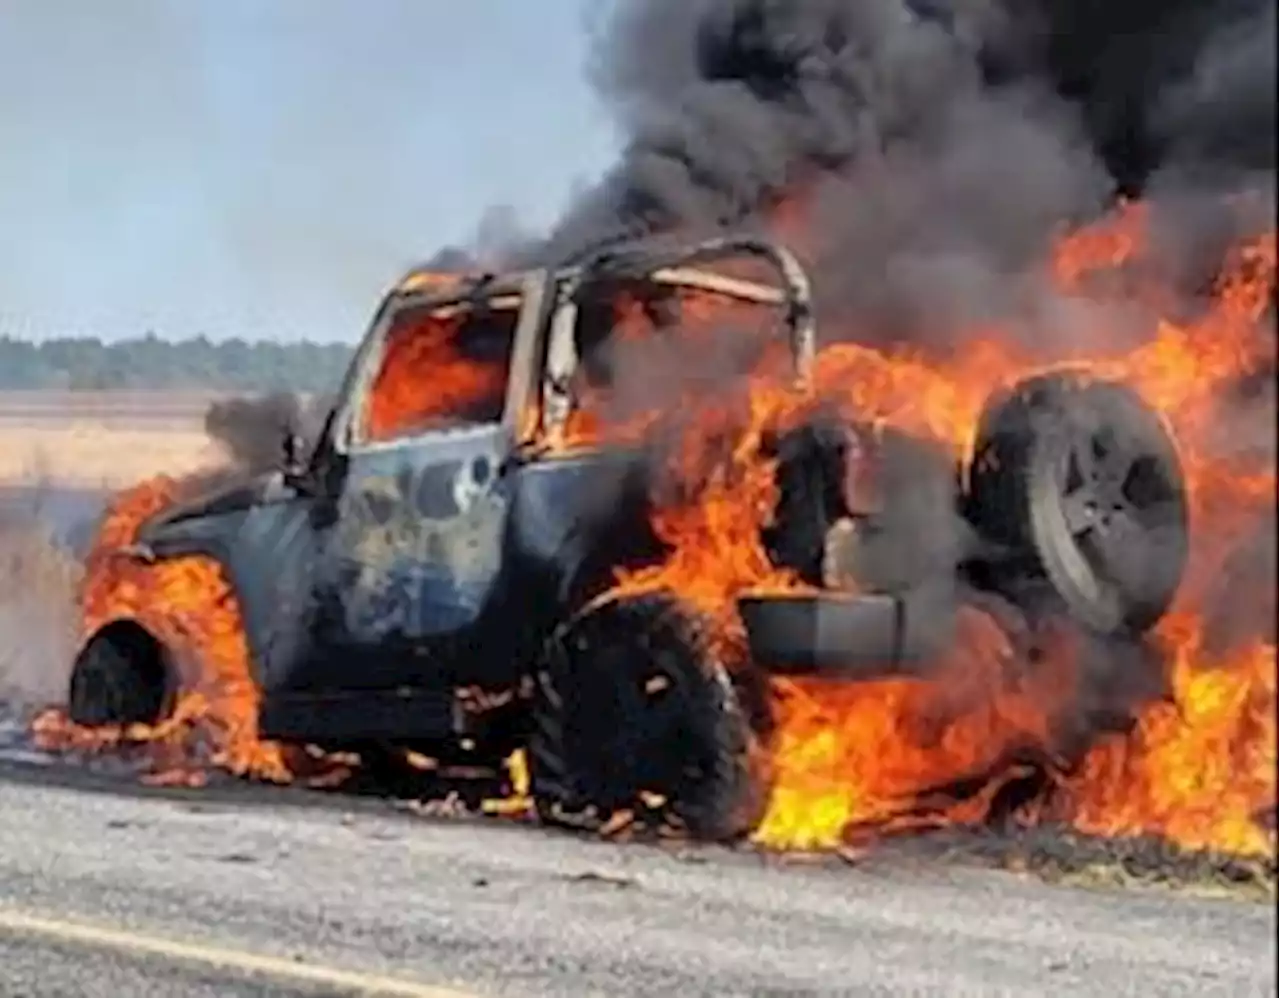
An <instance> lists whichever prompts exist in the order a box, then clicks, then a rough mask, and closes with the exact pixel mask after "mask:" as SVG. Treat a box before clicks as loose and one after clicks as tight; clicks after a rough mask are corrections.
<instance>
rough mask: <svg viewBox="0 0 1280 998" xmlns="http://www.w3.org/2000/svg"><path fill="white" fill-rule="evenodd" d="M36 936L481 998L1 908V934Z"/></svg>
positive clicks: (373, 990)
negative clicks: (6, 932) (4, 932)
mask: <svg viewBox="0 0 1280 998" xmlns="http://www.w3.org/2000/svg"><path fill="white" fill-rule="evenodd" d="M2 931H8V932H11V933H14V934H17V935H25V936H41V937H44V938H46V939H53V940H57V941H60V942H69V943H79V944H81V945H84V946H89V947H93V948H95V949H108V950H116V951H122V952H126V953H134V954H140V955H147V956H158V957H164V958H166V959H169V960H174V961H178V962H181V963H199V964H204V965H206V966H212V967H220V968H223V969H227V970H234V971H239V972H241V973H246V974H258V975H261V976H264V977H274V978H278V979H279V978H283V979H286V980H293V981H298V982H300V983H307V984H318V985H322V986H324V987H329V988H338V989H341V990H344V991H349V992H355V993H356V994H361V995H386V996H387V998H391V996H396V998H480V996H479V995H476V994H473V993H472V992H469V991H455V990H453V989H451V988H442V987H436V986H434V985H430V984H419V983H417V982H415V981H408V980H403V979H399V978H393V977H382V976H379V975H377V974H362V973H358V972H356V971H350V970H339V969H338V968H336V967H324V966H321V965H319V964H315V963H295V962H294V961H292V960H285V959H281V958H280V957H273V956H263V955H261V954H258V953H246V952H243V951H241V950H234V949H223V948H222V947H218V946H205V945H202V944H200V943H184V942H176V941H174V940H170V939H161V938H158V937H156V936H148V935H142V934H140V933H136V932H122V931H120V930H118V929H107V928H101V927H98V926H93V925H86V924H84V923H80V922H66V921H63V920H61V919H52V918H41V917H39V916H36V915H28V914H26V913H24V912H19V911H13V910H4V909H0V932H2Z"/></svg>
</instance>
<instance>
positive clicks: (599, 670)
mask: <svg viewBox="0 0 1280 998" xmlns="http://www.w3.org/2000/svg"><path fill="white" fill-rule="evenodd" d="M528 755H529V777H530V790H531V793H532V796H533V799H534V805H535V807H536V809H537V811H538V815H539V817H540V818H541V819H542V820H543V821H544V822H546V823H549V824H555V825H561V826H567V827H573V828H579V829H587V830H593V829H599V828H601V827H603V826H604V825H605V823H607V821H608V820H609V818H610V817H611V816H613V815H614V814H616V813H618V812H620V811H625V810H654V809H657V810H658V811H660V813H661V814H662V816H663V817H664V818H667V819H675V823H676V824H677V825H680V826H683V827H684V828H685V829H686V830H687V831H688V832H689V833H690V834H692V835H693V836H695V837H697V838H702V839H712V840H731V839H735V838H739V837H741V836H742V835H745V834H747V833H749V832H750V831H752V830H753V829H754V827H755V826H756V824H758V822H759V820H760V819H761V817H762V816H763V808H764V804H765V796H766V793H765V790H766V788H765V781H764V778H763V769H762V764H761V759H760V753H759V749H758V747H757V745H756V739H755V736H754V733H753V731H752V729H751V726H750V724H749V722H748V720H747V718H746V716H745V714H744V710H743V707H742V705H741V704H740V702H739V699H738V696H737V693H736V692H735V690H734V687H733V684H732V683H731V682H730V680H729V677H728V674H727V673H726V671H725V669H724V668H723V667H722V666H721V665H720V663H719V662H717V661H716V660H715V659H714V658H713V657H712V655H711V654H710V652H709V649H708V646H707V642H706V639H705V634H704V632H703V630H702V629H701V628H700V627H699V625H698V622H697V621H695V619H694V618H693V617H692V616H691V615H690V614H689V613H687V612H686V611H684V610H683V609H682V608H681V607H680V606H679V604H678V603H676V602H675V601H674V600H673V599H670V598H667V597H665V596H659V595H653V596H642V597H637V598H631V599H617V600H607V601H605V602H602V603H598V604H595V605H593V606H591V607H588V608H587V609H586V610H585V611H583V612H582V613H580V614H579V615H578V616H576V617H575V618H573V619H572V620H570V621H569V622H568V623H566V624H565V625H564V626H563V627H561V628H560V629H559V630H558V631H557V632H556V633H555V634H554V635H553V636H552V638H551V640H550V641H549V642H548V646H547V649H546V653H545V654H544V656H543V660H542V662H541V664H540V667H539V669H538V672H537V675H536V688H535V695H534V705H533V732H532V735H531V737H530V743H529V754H528ZM646 798H647V799H646Z"/></svg>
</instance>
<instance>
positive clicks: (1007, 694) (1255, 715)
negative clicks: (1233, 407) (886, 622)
mask: <svg viewBox="0 0 1280 998" xmlns="http://www.w3.org/2000/svg"><path fill="white" fill-rule="evenodd" d="M1146 222H1147V219H1146V213H1145V211H1144V209H1143V208H1142V206H1140V205H1128V206H1124V207H1122V209H1121V210H1120V211H1119V212H1118V213H1117V214H1116V215H1115V216H1114V217H1112V218H1109V219H1107V220H1105V221H1104V222H1102V223H1099V224H1097V225H1095V226H1092V227H1090V228H1087V229H1084V230H1081V231H1079V232H1076V233H1072V234H1070V235H1068V236H1066V237H1065V238H1064V239H1063V240H1062V241H1061V242H1060V243H1059V244H1058V245H1057V247H1056V251H1055V253H1054V255H1053V258H1052V260H1051V261H1050V268H1049V271H1050V272H1049V278H1050V279H1051V280H1053V281H1055V282H1056V283H1057V285H1058V286H1059V288H1060V289H1061V290H1062V291H1063V292H1066V293H1078V294H1082V295H1085V294H1087V295H1090V296H1091V297H1093V298H1095V299H1097V298H1099V297H1101V296H1105V295H1114V296H1122V297H1123V298H1124V299H1125V300H1126V301H1128V302H1130V303H1140V304H1144V305H1147V306H1151V307H1159V306H1162V305H1164V304H1165V302H1164V298H1163V296H1164V291H1163V289H1162V288H1161V287H1160V286H1159V285H1158V284H1151V283H1146V277H1145V276H1144V275H1143V274H1142V273H1141V272H1140V270H1139V271H1138V272H1135V273H1128V272H1127V270H1128V269H1131V265H1133V264H1135V263H1136V262H1138V261H1140V259H1141V256H1142V252H1143V246H1144V235H1145V227H1146ZM1275 277H1276V245H1275V236H1274V234H1270V233H1269V234H1267V235H1266V236H1264V237H1261V238H1258V239H1257V240H1255V241H1253V242H1250V243H1249V244H1247V245H1244V246H1242V247H1239V248H1238V250H1237V251H1236V252H1235V253H1234V254H1233V256H1232V258H1231V259H1230V260H1229V261H1228V264H1227V266H1226V268H1225V269H1224V271H1223V273H1222V275H1221V277H1220V279H1219V281H1218V283H1217V285H1216V288H1215V289H1214V293H1213V295H1212V301H1211V303H1210V307H1208V308H1206V309H1205V310H1204V311H1203V313H1202V314H1200V315H1199V316H1197V317H1196V318H1194V319H1192V320H1189V321H1187V322H1185V323H1183V324H1180V323H1177V322H1174V321H1172V320H1170V319H1159V320H1155V321H1153V322H1152V324H1151V326H1150V328H1149V329H1148V335H1147V338H1146V341H1145V343H1143V344H1142V345H1141V346H1139V347H1137V348H1136V349H1130V350H1129V351H1128V352H1123V353H1122V352H1113V353H1111V354H1099V353H1096V352H1094V353H1086V352H1084V351H1082V350H1079V349H1074V350H1073V349H1070V348H1067V349H1061V350H1059V351H1058V352H1057V355H1056V356H1053V357H1051V358H1045V357H1043V356H1038V357H1034V358H1033V357H1031V356H1027V355H1024V354H1023V353H1021V352H1020V351H1019V350H1018V349H1016V348H1015V347H1014V346H1013V345H1012V337H1010V336H1007V335H1005V334H1004V331H1002V330H1000V329H980V330H974V331H973V332H972V334H971V335H970V336H968V337H966V338H965V340H964V342H965V348H964V351H963V352H962V353H959V354H958V355H957V356H954V357H950V358H946V359H943V360H937V359H932V358H928V357H926V356H924V355H922V354H913V353H908V352H899V353H893V352H885V351H877V350H873V349H870V348H867V347H864V346H860V345H857V343H856V342H847V343H840V344H837V345H832V346H829V347H827V348H826V349H825V350H824V351H823V352H822V353H821V355H820V357H819V362H818V369H817V372H816V377H815V381H816V390H815V396H816V398H818V399H820V400H821V401H822V402H824V403H827V404H834V405H836V406H838V407H839V408H840V409H841V410H842V411H843V412H845V413H847V414H848V415H850V416H851V417H857V418H861V419H872V420H883V421H884V422H887V423H889V424H892V425H895V426H897V427H901V428H903V429H905V430H908V431H910V432H911V433H914V434H918V435H923V436H927V437H932V438H935V439H937V440H940V441H942V442H944V443H946V444H948V445H950V446H951V447H952V448H953V449H954V451H955V452H956V453H957V455H960V456H963V455H964V454H965V451H966V449H967V448H968V446H969V444H970V442H971V441H972V438H973V435H974V428H975V425H976V422H977V419H978V416H979V413H980V411H981V409H982V406H983V404H984V402H985V401H986V400H987V399H988V398H989V397H990V396H991V395H992V393H993V392H994V391H996V390H998V389H999V388H1001V387H1002V386H1004V385H1007V384H1010V383H1012V382H1014V381H1016V380H1019V379H1021V378H1024V377H1026V376H1028V375H1029V374H1032V373H1034V372H1035V370H1037V368H1039V367H1043V366H1046V361H1048V362H1050V363H1051V364H1052V365H1057V364H1063V363H1069V364H1071V365H1072V366H1084V367H1087V368H1088V369H1089V370H1090V371H1092V372H1093V373H1095V374H1097V375H1098V376H1100V377H1106V378H1112V379H1121V380H1124V381H1126V382H1127V383H1129V384H1130V385H1131V386H1133V387H1134V388H1135V389H1137V390H1138V391H1139V392H1140V393H1141V394H1142V395H1143V396H1144V397H1145V398H1146V400H1147V401H1148V402H1149V403H1150V404H1151V405H1152V406H1153V407H1155V408H1156V409H1157V410H1158V411H1159V412H1161V413H1162V414H1163V416H1164V417H1165V419H1166V420H1167V421H1168V423H1169V425H1170V427H1171V428H1172V430H1173V432H1174V435H1175V437H1176V439H1177V440H1178V443H1179V447H1180V450H1181V457H1182V460H1183V463H1184V466H1185V471H1186V475H1187V478H1188V488H1189V493H1190V498H1191V503H1192V509H1191V516H1192V522H1191V529H1192V536H1193V549H1192V558H1191V562H1190V566H1189V570H1188V574H1187V579H1186V582H1185V584H1184V587H1183V590H1182V591H1181V593H1180V595H1179V597H1178V600H1177V603H1176V605H1175V608H1174V610H1173V611H1172V612H1171V613H1170V614H1169V615H1168V616H1167V617H1166V619H1165V620H1164V621H1163V622H1162V623H1161V624H1160V626H1159V627H1158V628H1157V632H1156V634H1155V636H1154V641H1155V644H1156V645H1157V646H1158V648H1159V649H1161V651H1162V652H1163V657H1164V662H1165V669H1166V672H1167V681H1168V688H1169V691H1170V692H1169V695H1168V698H1167V699H1165V700H1162V701H1160V702H1158V703H1155V704H1152V705H1150V706H1149V707H1147V708H1145V709H1144V710H1142V712H1141V714H1140V716H1139V717H1138V719H1137V724H1136V726H1135V727H1134V728H1133V730H1132V731H1131V732H1129V733H1127V734H1105V735H1100V736H1098V740H1097V741H1096V744H1094V745H1093V746H1092V748H1091V749H1090V750H1089V751H1088V753H1087V754H1086V755H1085V756H1084V758H1083V761H1080V762H1078V763H1075V764H1073V763H1072V761H1071V760H1068V759H1062V758H1060V748H1061V743H1062V740H1063V739H1062V736H1061V734H1060V732H1061V729H1062V727H1063V725H1064V723H1065V722H1067V721H1068V720H1069V715H1070V713H1071V712H1072V711H1073V710H1074V703H1075V693H1076V691H1077V688H1078V685H1079V672H1080V668H1081V665H1082V664H1083V658H1082V656H1085V655H1087V654H1089V652H1088V650H1087V648H1086V647H1085V646H1084V645H1083V644H1082V642H1081V641H1080V640H1079V636H1078V635H1073V634H1071V633H1070V632H1069V631H1066V630H1064V633H1063V634H1062V635H1060V636H1058V637H1056V638H1055V640H1054V641H1053V642H1052V643H1051V646H1050V647H1049V649H1048V653H1047V654H1043V655H1042V656H1040V657H1038V658H1037V659H1036V660H1022V661H1017V658H1018V655H1019V652H1018V651H1017V649H1016V648H1015V647H1014V646H1013V645H1012V644H1011V642H1010V640H1009V638H1008V637H1007V636H1006V635H1005V634H1003V632H1002V631H1001V630H1000V628H999V627H998V626H996V624H995V622H994V620H992V619H991V618H989V617H986V616H985V615H983V614H982V613H980V612H978V611H973V610H967V611H965V613H964V615H962V619H961V621H960V625H959V628H958V631H957V635H956V639H955V645H954V647H952V648H951V650H950V651H949V652H948V653H947V654H946V655H945V656H943V661H942V662H940V663H937V667H936V669H934V670H932V671H931V672H930V673H929V678H928V679H917V678H894V679H886V680H880V681H875V682H859V683H839V682H833V681H825V680H821V681H820V680H779V681H777V682H776V683H775V686H776V693H777V696H776V719H777V722H778V725H777V731H776V733H775V735H774V743H773V749H774V751H773V756H774V770H775V778H776V783H775V786H774V790H773V796H772V800H771V806H770V808H769V810H768V813H767V816H766V818H765V820H764V822H763V824H762V825H761V827H760V829H759V831H758V833H757V836H756V838H757V841H759V842H761V843H763V844H767V845H770V846H775V847H791V848H815V847H830V846H834V845H837V844H839V843H840V842H842V841H844V840H845V839H847V838H848V836H849V835H851V834H856V833H858V832H861V831H863V830H866V829H875V830H877V831H879V832H884V831H886V830H892V829H895V828H904V827H919V826H920V825H922V824H925V825H930V824H939V825H941V824H954V823H972V822H979V821H983V820H986V819H987V818H988V817H989V816H990V815H991V813H992V808H993V801H994V799H995V798H996V797H997V795H998V794H999V793H1000V791H1001V789H1002V788H1003V787H1004V785H1005V784H1006V783H1008V782H1010V781H1013V780H1017V779H1018V778H1020V777H1021V776H1023V775H1025V773H1026V765H1028V764H1030V765H1032V766H1034V767H1035V768H1038V769H1040V770H1047V772H1048V784H1049V785H1048V786H1047V787H1046V788H1045V789H1042V790H1041V791H1039V793H1038V795H1037V799H1036V800H1035V801H1033V802H1032V804H1031V806H1028V805H1027V804H1026V803H1025V802H1024V803H1023V804H1022V805H1021V807H1020V809H1019V812H1020V817H1022V818H1023V819H1024V820H1028V821H1030V820H1036V819H1038V818H1046V817H1051V818H1053V819H1056V820H1061V821H1067V822H1070V823H1072V824H1074V825H1075V826H1076V827H1078V828H1080V829H1082V830H1084V831H1089V832H1099V833H1105V834H1111V835H1115V834H1139V833H1153V834H1158V835H1163V836H1165V837H1167V838H1169V839H1171V840H1173V841H1176V842H1178V843H1180V844H1183V845H1186V846H1188V847H1195V848H1200V847H1215V848H1220V849H1224V850H1230V851H1233V852H1239V853H1259V852H1270V851H1272V850H1273V849H1274V842H1273V840H1272V838H1271V837H1270V835H1269V834H1268V833H1267V832H1266V831H1265V830H1264V827H1263V826H1262V824H1260V821H1259V819H1260V816H1261V815H1262V813H1263V812H1266V811H1267V810H1269V809H1272V810H1273V809H1274V808H1275V804H1276V792H1277V777H1276V762H1277V760H1276V646H1275V643H1274V636H1273V634H1271V635H1269V634H1268V633H1267V630H1266V629H1267V628H1268V627H1269V626H1270V624H1271V623H1272V621H1269V620H1266V619H1262V620H1258V621H1257V622H1256V633H1255V634H1254V636H1253V637H1250V638H1247V639H1245V640H1243V641H1237V642H1235V643H1234V644H1232V645H1231V646H1230V647H1228V648H1225V649H1215V648H1212V647H1210V645H1209V642H1208V640H1207V637H1206V628H1207V616H1206V614H1207V608H1208V604H1209V601H1210V600H1212V599H1214V598H1215V597H1217V598H1221V596H1222V594H1223V585H1224V581H1223V575H1222V572H1223V567H1224V565H1225V563H1226V561H1227V559H1228V558H1229V557H1230V556H1231V555H1232V554H1233V553H1234V552H1235V551H1237V550H1238V549H1239V547H1240V545H1242V544H1244V545H1247V544H1250V543H1255V540H1254V536H1255V534H1256V532H1257V530H1258V528H1259V527H1260V526H1262V525H1263V524H1265V523H1266V522H1267V519H1268V518H1274V515H1275V514H1274V504H1275V496H1276V478H1275V467H1274V465H1273V464H1272V463H1271V462H1273V461H1274V456H1273V455H1269V456H1268V457H1267V458H1266V459H1265V463H1263V464H1259V463H1258V459H1257V458H1254V459H1253V460H1252V462H1249V461H1241V460H1238V459H1234V460H1233V459H1227V458H1222V457H1217V456H1215V453H1216V451H1215V449H1214V434H1215V431H1216V429H1217V428H1218V427H1219V426H1220V424H1221V421H1222V420H1221V416H1222V410H1223V407H1224V405H1225V403H1224V399H1225V398H1226V397H1227V395H1228V393H1229V391H1230V390H1231V389H1232V388H1233V387H1234V385H1235V384H1236V383H1237V382H1238V381H1239V380H1240V379H1241V378H1242V377H1243V376H1245V375H1247V374H1249V373H1251V372H1255V371H1257V370H1259V369H1262V368H1263V366H1264V365H1265V364H1268V363H1272V362H1274V357H1275V339H1274V336H1273V334H1272V333H1270V332H1268V331H1266V330H1264V328H1263V319H1264V317H1265V312H1266V310H1267V308H1268V307H1269V303H1270V302H1271V300H1272V295H1273V294H1274V288H1275ZM1097 314H1098V315H1105V314H1106V313H1105V312H1104V311H1099V312H1098V313H1097ZM1126 322H1127V323H1129V324H1130V325H1131V324H1132V315H1129V316H1127V317H1126ZM1093 332H1094V333H1095V334H1097V333H1098V332H1099V331H1098V330H1094V331H1093ZM1102 332H1105V330H1104V331H1102ZM1125 333H1126V335H1127V336H1132V329H1131V328H1126V330H1125ZM849 339H850V340H851V341H853V340H856V336H850V337H849ZM1106 339H1108V337H1106V336H1101V337H1099V336H1098V335H1094V336H1092V337H1090V340H1091V341H1092V342H1105V341H1106ZM1114 340H1116V341H1123V338H1122V337H1120V336H1117V337H1115V338H1114ZM745 404H746V407H747V411H748V413H749V418H748V419H747V423H746V425H747V427H748V429H746V430H744V431H743V432H741V433H740V434H739V435H738V436H737V437H736V438H735V446H734V449H733V451H732V453H731V454H728V455H725V454H723V453H722V454H721V455H720V460H719V462H718V463H717V464H716V466H715V470H714V472H713V473H711V474H710V475H709V476H708V473H707V472H706V470H705V468H701V467H699V468H696V469H695V468H692V467H691V468H689V470H688V476H689V477H690V478H696V479H699V480H701V481H704V482H705V483H706V487H704V488H703V489H701V490H700V491H699V493H698V497H697V501H696V502H690V503H684V504H677V505H674V506H670V507H667V508H664V509H662V510H660V511H659V513H658V514H657V517H656V522H655V526H656V527H657V530H658V533H659V534H660V535H661V536H662V537H663V538H664V539H665V540H667V541H668V542H669V543H670V544H672V545H673V548H674V550H673V553H672V554H671V556H670V558H669V560H668V561H667V562H666V563H665V564H663V565H661V566H659V567H657V568H650V569H646V570H643V571H641V572H638V573H630V574H624V575H623V576H622V578H621V579H620V582H619V585H620V587H621V588H622V589H649V588H668V589H672V590H674V591H676V592H679V593H681V594H682V595H684V596H685V597H686V598H687V599H689V600H690V601H691V602H693V603H695V604H697V605H698V606H699V607H700V608H701V609H702V610H704V611H706V612H708V613H710V614H713V615H715V616H716V617H717V618H718V619H720V620H721V621H722V623H723V624H724V625H725V628H726V630H728V631H729V632H730V633H732V631H733V629H734V628H735V626H736V621H735V619H734V615H733V609H732V599H733V597H735V596H736V595H738V594H741V593H742V592H743V591H744V590H748V589H755V590H760V589H764V590H777V589H779V588H789V587H793V586H794V585H795V581H794V580H793V579H791V578H789V577H787V576H786V575H785V574H784V573H780V572H779V571H778V570H777V569H775V568H773V567H772V565H771V564H770V562H769V559H768V558H767V557H766V555H765V552H764V550H763V548H762V546H761V540H760V528H761V527H763V526H764V525H766V524H767V522H768V518H769V516H770V512H771V510H772V509H773V506H774V503H775V502H776V498H777V497H776V494H775V491H774V487H773V480H772V475H771V471H772V469H771V468H770V467H769V462H768V461H767V460H765V459H764V458H763V456H762V453H761V450H760V441H761V439H762V438H763V436H764V430H765V428H766V427H778V426H781V425H786V424H788V423H789V422H793V421H794V419H795V418H796V417H797V415H798V414H800V413H802V412H804V411H806V410H807V409H808V408H810V407H811V406H812V405H813V404H814V403H813V398H808V399H805V398H800V397H797V396H796V395H795V393H794V392H789V391H788V390H787V389H786V387H785V386H782V385H780V384H779V383H778V382H777V381H776V380H775V379H765V380H759V381H755V382H752V383H751V384H750V387H749V398H748V399H747V401H746V403H745ZM691 433H693V434H696V435H698V437H699V439H703V440H705V439H706V426H704V425H703V424H701V423H696V424H695V425H694V426H692V427H691ZM680 458H681V459H682V460H685V461H687V460H688V458H687V455H683V454H682V455H680ZM1272 522H1274V520H1273V519H1272ZM1264 584H1265V583H1264ZM1272 584H1274V583H1273V582H1272ZM1271 596H1272V602H1273V601H1274V591H1273V592H1272V594H1271ZM1264 602H1266V601H1264ZM730 643H732V642H730ZM940 790H945V791H946V792H937V791H940Z"/></svg>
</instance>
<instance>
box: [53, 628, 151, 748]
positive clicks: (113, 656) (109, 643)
mask: <svg viewBox="0 0 1280 998" xmlns="http://www.w3.org/2000/svg"><path fill="white" fill-rule="evenodd" d="M169 686H170V683H169V668H168V663H167V661H166V656H165V652H164V648H163V647H162V646H161V644H160V642H159V641H158V640H156V638H155V637H153V636H152V635H151V634H150V633H149V632H148V631H147V630H146V629H144V628H143V627H142V626H141V625H139V624H135V623H133V622H132V621H120V622H117V623H114V624H110V625H108V626H107V627H105V628H103V629H102V630H101V631H99V632H98V633H97V634H95V635H94V636H93V638H91V639H90V640H89V642H88V643H87V644H86V645H85V646H84V648H83V649H82V650H81V652H80V654H79V655H78V656H77V658H76V661H75V664H74V666H73V667H72V670H71V689H70V692H69V695H68V699H67V715H68V717H69V718H70V719H71V720H72V721H73V722H74V723H76V724H82V725H85V726H89V727H96V726H102V725H128V724H155V723H156V722H157V721H159V720H160V719H161V718H162V717H163V716H164V715H165V713H166V711H167V709H168V707H169V701H170V688H169Z"/></svg>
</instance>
